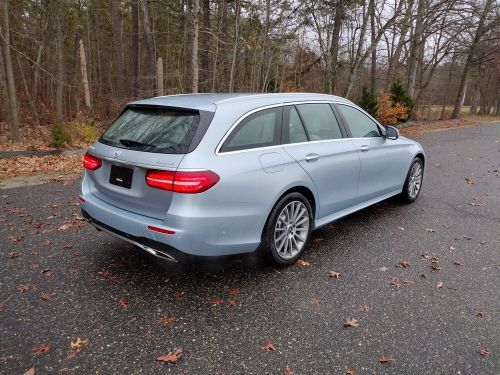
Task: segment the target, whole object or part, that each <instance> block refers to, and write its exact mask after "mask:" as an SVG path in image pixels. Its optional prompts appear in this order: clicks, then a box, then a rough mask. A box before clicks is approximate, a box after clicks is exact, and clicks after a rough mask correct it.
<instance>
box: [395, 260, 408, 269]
mask: <svg viewBox="0 0 500 375" xmlns="http://www.w3.org/2000/svg"><path fill="white" fill-rule="evenodd" d="M396 267H400V268H408V267H410V262H408V261H407V260H400V261H399V263H398V264H396Z"/></svg>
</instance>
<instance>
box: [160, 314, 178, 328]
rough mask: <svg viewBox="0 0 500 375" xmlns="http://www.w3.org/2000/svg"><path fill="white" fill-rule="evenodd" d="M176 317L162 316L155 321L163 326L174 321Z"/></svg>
mask: <svg viewBox="0 0 500 375" xmlns="http://www.w3.org/2000/svg"><path fill="white" fill-rule="evenodd" d="M176 321H177V319H176V318H174V317H173V316H162V317H161V318H160V319H158V321H157V323H158V324H163V325H164V326H166V325H169V324H172V323H174V322H176Z"/></svg>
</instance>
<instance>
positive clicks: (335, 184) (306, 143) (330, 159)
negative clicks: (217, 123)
mask: <svg viewBox="0 0 500 375" xmlns="http://www.w3.org/2000/svg"><path fill="white" fill-rule="evenodd" d="M283 120H284V123H283V131H284V132H283V137H282V143H285V144H284V145H283V147H284V149H285V150H286V151H287V152H288V153H289V154H290V155H291V156H292V157H293V158H294V159H295V160H296V161H297V162H298V163H299V165H300V166H301V167H302V168H303V169H304V170H305V171H306V172H307V173H308V174H309V176H310V177H311V179H312V180H313V182H314V185H315V187H316V191H317V195H318V199H319V202H318V210H317V212H318V214H317V217H316V220H318V219H321V218H324V217H326V216H329V215H332V214H335V213H336V212H339V211H342V210H344V209H346V208H348V207H350V206H352V205H353V204H354V203H355V201H356V187H357V182H358V176H359V170H360V160H359V155H358V153H357V150H356V148H355V146H354V143H353V142H352V140H351V139H349V138H345V137H344V135H343V131H342V130H341V127H340V125H339V122H338V121H337V119H336V117H335V115H334V113H333V110H332V108H331V107H330V104H328V103H310V104H298V105H295V106H286V107H285V111H284V117H283Z"/></svg>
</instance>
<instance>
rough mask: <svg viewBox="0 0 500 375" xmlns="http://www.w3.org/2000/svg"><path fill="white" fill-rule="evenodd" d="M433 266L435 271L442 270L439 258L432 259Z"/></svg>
mask: <svg viewBox="0 0 500 375" xmlns="http://www.w3.org/2000/svg"><path fill="white" fill-rule="evenodd" d="M431 268H432V269H433V270H434V271H440V270H441V266H440V264H439V260H438V259H437V258H433V259H432V261H431Z"/></svg>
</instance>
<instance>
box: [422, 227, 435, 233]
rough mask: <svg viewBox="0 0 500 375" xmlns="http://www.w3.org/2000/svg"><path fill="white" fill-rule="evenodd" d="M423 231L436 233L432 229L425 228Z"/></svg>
mask: <svg viewBox="0 0 500 375" xmlns="http://www.w3.org/2000/svg"><path fill="white" fill-rule="evenodd" d="M425 230H426V232H430V233H434V232H436V230H435V229H432V228H426V229H425Z"/></svg>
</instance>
